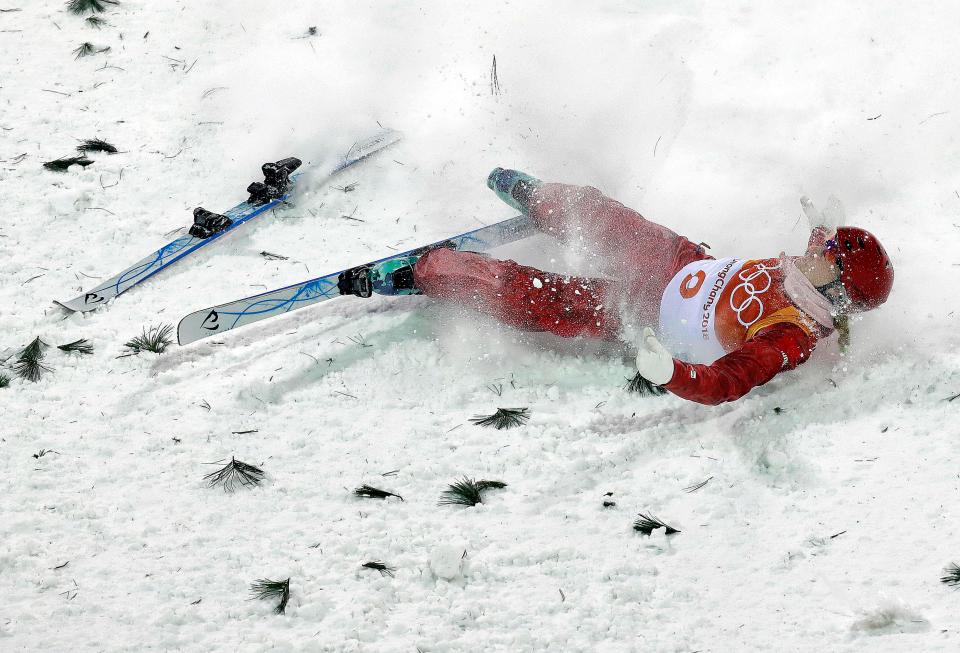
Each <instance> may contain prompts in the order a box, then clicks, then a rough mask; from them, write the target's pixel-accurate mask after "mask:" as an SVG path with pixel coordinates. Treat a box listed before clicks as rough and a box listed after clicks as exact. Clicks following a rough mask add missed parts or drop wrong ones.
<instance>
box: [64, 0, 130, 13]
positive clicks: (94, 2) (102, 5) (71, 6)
mask: <svg viewBox="0 0 960 653" xmlns="http://www.w3.org/2000/svg"><path fill="white" fill-rule="evenodd" d="M118 4H120V3H119V2H118V0H70V2H68V3H67V11H69V12H70V13H71V14H76V15H77V16H80V15H83V14H85V13H86V12H88V11H89V12H91V13H95V14H99V13H103V12H104V11H106V10H107V7H106V5H114V6H116V5H118Z"/></svg>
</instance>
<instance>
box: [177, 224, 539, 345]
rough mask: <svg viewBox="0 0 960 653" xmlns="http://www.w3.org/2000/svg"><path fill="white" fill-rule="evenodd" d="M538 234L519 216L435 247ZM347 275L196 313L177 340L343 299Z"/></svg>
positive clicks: (478, 246)
mask: <svg viewBox="0 0 960 653" xmlns="http://www.w3.org/2000/svg"><path fill="white" fill-rule="evenodd" d="M536 233H538V232H537V230H536V228H535V227H534V226H533V222H532V221H531V220H530V218H528V217H527V216H524V215H518V216H516V217H514V218H510V219H509V220H504V221H503V222H497V223H495V224H492V225H488V226H486V227H481V228H480V229H475V230H474V231H468V232H467V233H464V234H460V235H459V236H454V237H453V238H447V239H444V240H441V241H438V242H437V243H434V244H435V245H441V244H443V245H444V246H450V245H451V244H452V245H453V247H454V248H455V249H457V250H460V251H464V252H483V251H486V250H489V249H492V248H494V247H498V246H500V245H505V244H507V243H512V242H514V241H517V240H521V239H523V238H527V237H528V236H533V235H534V234H536ZM417 249H422V248H417ZM413 251H415V250H410V251H407V252H402V253H400V254H392V255H390V256H386V257H384V258H382V259H379V260H377V261H373V262H372V263H368V264H367V265H369V266H373V265H376V264H377V263H381V262H383V261H387V260H390V259H394V258H399V257H401V256H407V255H409V254H410V253H411V252H413ZM345 272H347V271H346V270H338V271H337V272H334V273H332V274H327V275H324V276H322V277H317V278H315V279H310V280H308V281H304V282H302V283H296V284H293V285H292V286H286V287H285V288H280V289H278V290H272V291H269V292H265V293H261V294H259V295H253V296H252V297H246V298H244V299H238V300H237V301H233V302H229V303H227V304H220V305H219V306H214V307H212V308H205V309H203V310H199V311H195V312H193V313H190V314H189V315H187V316H186V317H184V318H183V319H182V320H180V324H179V326H178V327H177V339H178V341H179V342H180V344H181V345H186V344H189V343H191V342H196V341H197V340H201V339H203V338H206V337H208V336H213V335H220V334H222V333H226V332H227V331H230V330H232V329H236V328H239V327H242V326H246V325H248V324H253V323H254V322H259V321H260V320H266V319H267V318H271V317H276V316H278V315H283V314H285V313H289V312H290V311H295V310H297V309H300V308H304V307H306V306H311V305H313V304H316V303H318V302H322V301H326V300H328V299H336V298H337V297H340V295H341V291H340V286H339V284H338V282H339V280H340V275H341V274H343V273H345Z"/></svg>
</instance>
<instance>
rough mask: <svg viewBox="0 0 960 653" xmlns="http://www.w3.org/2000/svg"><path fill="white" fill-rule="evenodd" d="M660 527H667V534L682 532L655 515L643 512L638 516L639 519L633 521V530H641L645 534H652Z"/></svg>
mask: <svg viewBox="0 0 960 653" xmlns="http://www.w3.org/2000/svg"><path fill="white" fill-rule="evenodd" d="M658 528H665V529H667V535H673V534H674V533H679V532H680V531H679V530H677V529H676V528H674V527H673V526H668V525H667V524H665V523H664V522H662V521H660V520H659V519H657V518H656V517H654V516H653V515H645V514H643V513H642V512H641V513H640V515H639V516H638V517H637V520H636V521H635V522H633V530H635V531H639V532H641V533H643V534H644V535H650V534H651V533H653V531H655V530H656V529H658Z"/></svg>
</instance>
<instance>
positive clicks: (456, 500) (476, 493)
mask: <svg viewBox="0 0 960 653" xmlns="http://www.w3.org/2000/svg"><path fill="white" fill-rule="evenodd" d="M505 487H507V484H506V483H504V482H503V481H486V480H480V481H475V480H473V479H472V478H468V477H466V476H464V477H463V478H462V479H461V480H459V481H456V482H454V483H451V484H450V485H449V486H448V488H447V489H446V490H444V491H443V492H442V493H441V494H440V501H438V502H437V503H438V505H441V506H475V505H477V504H478V503H483V495H482V493H483V491H484V490H488V489H501V488H505Z"/></svg>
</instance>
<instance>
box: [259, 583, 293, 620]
mask: <svg viewBox="0 0 960 653" xmlns="http://www.w3.org/2000/svg"><path fill="white" fill-rule="evenodd" d="M250 592H251V593H252V594H253V596H252V597H251V598H252V599H260V600H265V599H280V603H279V604H278V605H277V607H275V608H274V609H273V611H274V613H276V614H283V613H284V612H286V610H287V601H289V600H290V579H289V578H288V579H286V580H269V579H267V578H261V579H259V580H257V581H254V582H253V583H251V584H250Z"/></svg>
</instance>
